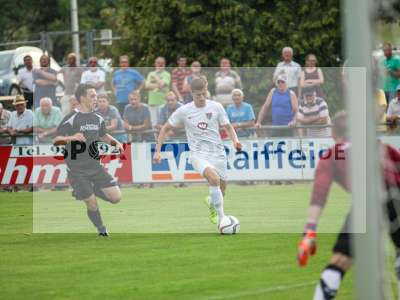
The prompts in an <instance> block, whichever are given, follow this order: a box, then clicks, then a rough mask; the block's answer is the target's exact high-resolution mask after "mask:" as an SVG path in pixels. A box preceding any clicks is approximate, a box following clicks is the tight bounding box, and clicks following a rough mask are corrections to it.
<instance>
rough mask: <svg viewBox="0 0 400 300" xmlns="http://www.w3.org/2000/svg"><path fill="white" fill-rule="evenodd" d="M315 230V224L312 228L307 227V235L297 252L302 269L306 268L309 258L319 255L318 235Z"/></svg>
mask: <svg viewBox="0 0 400 300" xmlns="http://www.w3.org/2000/svg"><path fill="white" fill-rule="evenodd" d="M311 228H312V229H311ZM315 229H316V226H315V224H314V225H312V226H307V225H306V228H305V233H304V235H303V238H302V239H301V241H300V243H299V246H298V252H297V262H298V264H299V266H300V267H304V266H306V265H307V263H308V258H309V256H312V255H315V253H317V241H316V238H317V233H316V231H315Z"/></svg>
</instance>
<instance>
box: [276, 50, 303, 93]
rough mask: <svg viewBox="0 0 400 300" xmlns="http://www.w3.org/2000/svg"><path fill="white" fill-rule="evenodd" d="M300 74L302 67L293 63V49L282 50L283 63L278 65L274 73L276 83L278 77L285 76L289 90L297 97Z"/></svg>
mask: <svg viewBox="0 0 400 300" xmlns="http://www.w3.org/2000/svg"><path fill="white" fill-rule="evenodd" d="M300 74H301V67H300V65H299V64H298V63H297V62H295V61H293V49H292V48H291V47H284V48H283V49H282V61H281V62H279V63H278V65H277V66H276V69H275V71H274V81H276V80H277V78H278V76H281V75H282V76H285V77H286V81H287V82H286V84H287V86H288V88H289V89H290V90H291V91H293V92H294V93H295V94H296V96H297V95H298V86H299V79H300Z"/></svg>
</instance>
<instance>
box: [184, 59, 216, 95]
mask: <svg viewBox="0 0 400 300" xmlns="http://www.w3.org/2000/svg"><path fill="white" fill-rule="evenodd" d="M196 78H203V79H204V80H205V81H206V82H207V78H206V76H205V75H203V74H202V73H201V64H200V62H198V61H197V60H196V61H194V62H192V65H191V68H190V75H187V76H186V77H185V80H184V81H183V88H182V89H183V91H184V93H185V96H184V103H189V102H192V101H193V97H192V89H191V84H192V81H193V79H196ZM207 98H210V95H208V96H207Z"/></svg>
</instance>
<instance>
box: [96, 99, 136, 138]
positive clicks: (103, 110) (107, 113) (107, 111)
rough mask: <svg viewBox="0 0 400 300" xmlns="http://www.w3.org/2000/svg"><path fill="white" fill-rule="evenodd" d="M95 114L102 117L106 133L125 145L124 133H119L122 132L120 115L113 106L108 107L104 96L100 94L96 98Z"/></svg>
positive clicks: (122, 126) (108, 103) (125, 136)
mask: <svg viewBox="0 0 400 300" xmlns="http://www.w3.org/2000/svg"><path fill="white" fill-rule="evenodd" d="M96 112H97V113H98V114H99V115H100V116H102V117H103V119H104V122H105V123H106V130H107V133H109V134H110V135H111V136H112V137H114V138H115V139H116V140H117V141H119V142H121V143H126V142H127V141H128V136H127V135H126V133H122V132H121V131H124V125H123V122H122V118H121V115H120V114H119V111H118V109H117V108H116V107H115V106H113V105H110V102H109V101H108V97H107V95H106V94H100V95H98V96H97V110H96ZM113 131H119V133H113Z"/></svg>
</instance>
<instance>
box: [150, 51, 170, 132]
mask: <svg viewBox="0 0 400 300" xmlns="http://www.w3.org/2000/svg"><path fill="white" fill-rule="evenodd" d="M170 83H171V75H170V74H169V73H168V72H167V71H166V70H165V58H164V57H157V59H156V60H155V71H153V72H150V73H149V74H148V75H147V79H146V89H147V90H148V91H149V101H148V103H149V109H150V113H151V120H152V125H153V126H155V125H156V124H157V117H158V110H159V108H160V106H162V105H163V104H164V101H165V96H166V95H167V93H168V91H169V85H170Z"/></svg>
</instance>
